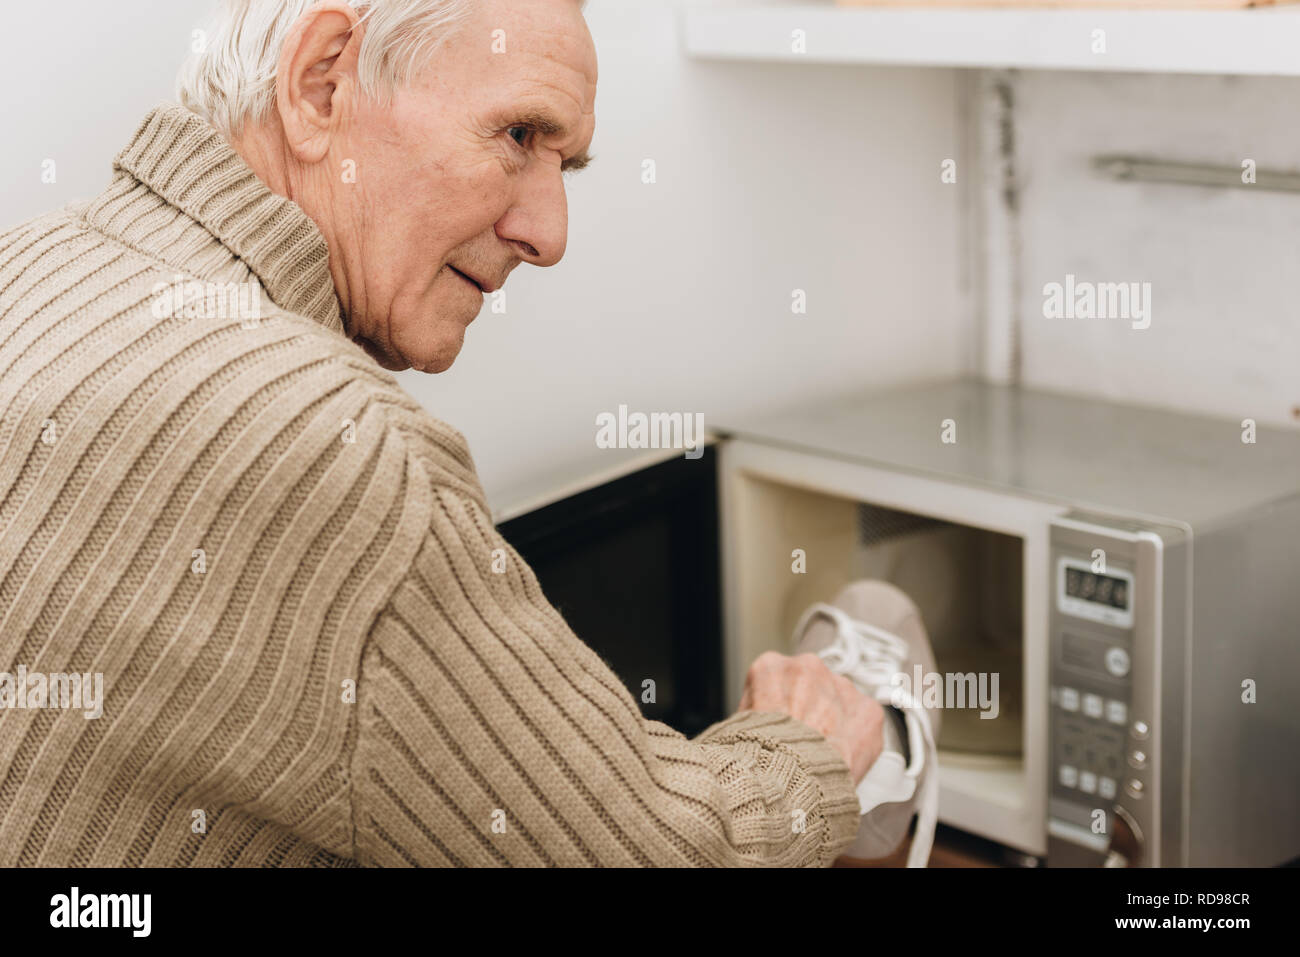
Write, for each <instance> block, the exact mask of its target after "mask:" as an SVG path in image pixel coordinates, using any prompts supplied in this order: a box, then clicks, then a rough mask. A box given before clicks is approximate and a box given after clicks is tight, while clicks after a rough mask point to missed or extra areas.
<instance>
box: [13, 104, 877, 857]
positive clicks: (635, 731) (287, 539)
mask: <svg viewBox="0 0 1300 957" xmlns="http://www.w3.org/2000/svg"><path fill="white" fill-rule="evenodd" d="M328 255H329V251H328V249H327V247H326V243H325V240H324V238H323V237H322V235H321V233H320V232H319V230H318V229H317V228H316V227H315V225H314V224H313V223H312V222H311V220H309V219H308V218H307V216H306V215H305V214H304V213H303V212H302V210H301V209H300V208H299V207H298V206H297V205H296V204H294V203H293V202H291V201H289V200H288V199H285V198H283V197H280V196H277V195H274V194H273V193H271V192H270V191H269V190H268V189H267V188H266V187H265V186H264V185H263V184H262V183H261V181H260V180H258V179H257V177H256V176H255V175H254V174H253V173H252V171H251V170H250V169H249V168H248V167H247V166H246V165H245V164H244V163H243V162H242V161H241V160H240V158H239V157H238V156H237V155H236V153H235V152H234V151H233V150H232V149H231V148H230V146H229V145H228V144H227V143H226V142H225V140H224V139H223V138H222V137H221V136H220V135H219V134H218V133H217V132H216V131H215V130H214V129H213V128H212V127H210V126H209V125H208V124H207V123H205V122H204V121H203V120H201V119H200V118H198V117H196V116H195V115H193V114H191V113H189V112H187V111H186V110H184V109H182V108H180V107H177V106H172V105H163V106H161V107H159V108H158V109H156V110H154V111H153V112H151V113H150V114H149V115H148V116H147V117H146V118H145V120H144V122H143V123H142V124H141V126H140V127H139V129H138V130H137V132H136V134H135V136H134V137H133V138H132V140H131V142H130V143H129V144H128V145H127V147H126V148H125V149H124V150H123V151H122V153H121V154H120V155H119V156H118V157H117V160H116V163H115V170H114V179H113V182H112V185H111V186H109V187H108V189H107V190H105V192H104V193H103V194H101V195H100V196H99V197H98V198H96V199H95V200H94V201H92V202H90V203H88V204H80V205H74V206H71V207H69V208H67V209H65V210H63V211H60V212H58V213H54V214H51V215H47V216H43V217H40V218H38V219H35V220H32V221H29V222H27V223H24V224H22V225H20V226H18V227H16V228H13V229H10V230H8V231H7V232H4V233H3V234H0V672H3V673H4V674H3V675H2V676H0V706H3V710H0V865H6V866H8V865H15V864H17V865H197V866H209V865H272V866H275V865H349V864H353V863H359V864H372V865H403V864H466V865H483V864H488V865H491V864H520V865H549V864H556V865H584V864H593V865H595V864H599V865H678V864H748V863H765V864H786V865H805V864H826V863H829V862H830V861H831V860H832V859H833V858H834V857H835V855H836V853H837V852H838V850H839V849H841V848H843V847H844V846H845V845H846V844H847V843H848V842H849V840H851V839H852V837H853V835H854V833H855V831H856V829H857V822H858V813H857V798H856V797H855V795H854V790H853V785H852V782H851V780H850V778H849V775H848V771H847V768H846V767H845V764H844V762H843V761H842V760H841V759H840V757H839V756H838V754H837V753H836V752H835V751H834V750H833V749H832V748H831V747H830V746H829V745H828V744H827V743H826V742H825V740H824V739H823V738H821V737H820V736H819V735H818V734H817V733H816V732H814V731H812V730H811V729H809V728H808V727H806V726H805V725H803V724H801V723H799V722H797V721H795V720H793V719H791V718H788V717H783V716H781V715H776V714H757V713H752V712H746V713H741V714H738V715H735V716H733V717H732V718H730V719H728V720H726V721H723V722H721V723H719V724H717V725H715V726H714V727H712V728H710V729H709V730H708V731H706V732H705V733H704V734H702V735H700V736H699V737H698V738H696V739H694V740H687V739H685V738H684V737H683V736H682V735H680V734H678V733H677V732H675V731H673V730H672V729H670V728H668V727H666V726H665V725H663V724H661V723H658V722H655V721H647V720H646V719H644V718H643V717H642V716H641V713H640V711H639V710H638V708H637V704H636V702H635V700H634V699H633V697H632V696H631V694H630V693H629V692H628V691H627V690H626V689H625V688H624V687H623V686H622V685H621V684H620V682H619V680H618V679H617V678H616V677H615V676H614V675H613V674H612V673H611V672H610V671H609V669H608V668H606V667H605V665H604V664H603V663H602V662H601V661H600V660H599V658H598V657H597V656H596V655H595V654H594V653H593V652H592V651H590V650H589V649H588V648H587V647H586V646H585V645H583V644H582V642H581V641H579V640H578V638H577V637H575V636H574V634H573V633H572V631H570V629H569V628H568V626H567V625H566V624H565V623H564V621H563V620H562V619H561V617H560V615H559V614H558V613H557V612H556V611H555V609H554V608H552V607H551V606H550V605H549V604H548V603H547V601H546V599H545V597H544V596H543V595H542V592H541V590H540V589H539V587H538V584H537V580H536V578H535V577H534V575H533V573H532V572H531V570H530V569H529V568H528V567H527V566H526V565H525V564H524V563H523V562H522V561H521V560H520V558H519V557H518V555H517V554H516V553H515V552H514V551H513V550H512V549H511V548H510V546H509V545H507V544H506V543H505V542H504V541H503V540H502V539H501V537H500V536H499V535H498V534H497V533H496V531H495V529H494V528H493V526H492V522H491V521H490V519H489V511H488V508H487V506H486V503H485V501H484V494H483V491H482V488H481V487H480V485H479V482H478V479H477V478H476V476H475V473H474V466H473V462H472V460H471V458H470V454H469V451H468V449H467V448H466V444H465V441H464V439H463V438H462V436H461V435H460V434H459V433H458V432H456V431H455V430H454V429H452V428H450V427H449V426H447V425H445V424H444V423H442V422H440V421H438V420H437V419H434V418H432V417H431V416H429V415H428V414H426V413H425V412H424V411H422V410H421V408H420V407H419V406H418V405H417V404H416V403H415V402H413V401H412V400H411V399H410V398H408V397H407V396H406V394H405V393H403V392H402V390H401V389H400V388H399V386H398V385H397V383H396V381H395V380H394V379H393V378H392V377H391V376H390V375H388V374H387V373H386V372H384V371H383V370H382V369H380V368H379V367H378V366H377V365H376V364H375V363H374V362H373V361H372V360H371V359H370V358H369V357H368V356H367V355H366V354H365V353H364V352H363V351H362V350H361V349H359V348H357V347H356V346H355V345H353V344H352V343H351V342H350V341H349V340H348V339H347V338H346V337H345V335H344V334H343V324H342V321H341V318H340V312H339V303H338V299H337V297H336V294H335V291H334V287H333V284H332V282H331V278H330V273H329V270H328ZM178 277H183V278H184V279H185V280H189V281H195V280H201V281H204V282H208V283H212V284H227V283H237V284H245V285H242V286H239V287H229V288H240V289H242V290H244V291H245V292H246V293H247V292H248V291H249V290H250V289H251V290H253V291H254V292H256V293H257V294H258V295H260V296H261V297H262V299H261V318H260V319H257V320H255V321H249V316H248V315H247V314H233V313H232V312H231V311H230V310H225V311H224V312H223V310H221V309H217V308H215V305H216V304H217V302H218V300H216V299H210V300H203V299H202V298H201V299H200V301H198V302H197V303H194V304H192V305H190V306H189V307H188V308H179V307H177V306H176V304H175V303H172V305H170V306H161V305H160V303H162V302H164V301H167V300H168V295H169V292H167V291H164V290H169V289H174V288H176V284H177V279H178ZM250 284H253V285H250ZM180 288H181V289H185V287H184V286H183V285H182V286H180ZM190 288H191V289H194V288H197V287H190ZM204 288H205V289H206V288H209V287H204ZM218 288H220V286H219V287H218ZM204 295H206V292H205V293H204ZM248 301H250V302H251V301H253V300H251V299H250V300H248ZM223 315H224V318H223ZM497 549H501V550H503V552H502V553H499V554H498V556H497V557H498V558H499V557H500V554H504V556H505V557H506V561H505V570H504V573H503V574H499V573H494V571H493V557H494V555H493V553H494V551H495V550H497ZM20 669H23V670H24V671H25V675H23V674H21V673H20ZM72 673H77V674H79V675H94V674H97V673H98V674H102V676H103V701H102V709H103V714H102V717H98V718H89V719H88V718H87V717H86V716H85V713H86V711H87V710H88V709H84V708H76V707H62V705H63V704H68V703H69V701H66V700H64V699H62V698H60V697H59V694H58V693H56V694H54V695H53V696H52V697H53V698H54V699H55V700H54V701H53V702H51V701H49V700H45V701H42V698H45V697H46V696H45V695H39V696H37V695H35V694H34V692H33V688H34V687H35V684H34V681H35V679H34V678H33V675H36V674H40V675H56V676H57V675H68V674H72ZM20 678H23V679H24V680H23V681H22V682H21V684H20V683H19V679H20ZM42 680H43V679H42ZM54 680H56V681H58V680H60V679H57V678H55V679H54ZM92 685H93V680H87V681H86V687H87V689H89V688H90V687H91V686H92ZM52 687H56V688H57V687H59V686H57V685H53V686H52ZM68 687H69V685H68V684H67V683H64V684H63V685H62V688H63V691H64V692H67V690H68ZM74 691H75V689H74ZM51 703H57V704H59V705H60V707H57V708H56V707H49V704H51ZM71 703H72V704H75V703H76V699H75V698H74V699H72V700H71ZM42 704H45V705H46V706H45V707H41V705H42Z"/></svg>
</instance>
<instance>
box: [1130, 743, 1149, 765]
mask: <svg viewBox="0 0 1300 957" xmlns="http://www.w3.org/2000/svg"><path fill="white" fill-rule="evenodd" d="M1128 763H1129V764H1131V765H1133V767H1135V768H1137V769H1139V770H1141V769H1142V768H1145V767H1146V766H1147V755H1146V752H1145V751H1139V750H1137V749H1136V748H1135V749H1134V750H1133V751H1132V753H1131V754H1129V756H1128Z"/></svg>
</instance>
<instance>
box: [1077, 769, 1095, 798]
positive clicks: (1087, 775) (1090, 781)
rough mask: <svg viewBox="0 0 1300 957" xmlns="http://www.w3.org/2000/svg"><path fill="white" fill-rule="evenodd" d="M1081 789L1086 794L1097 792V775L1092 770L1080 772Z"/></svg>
mask: <svg viewBox="0 0 1300 957" xmlns="http://www.w3.org/2000/svg"><path fill="white" fill-rule="evenodd" d="M1079 790H1080V791H1082V792H1083V793H1084V794H1096V793H1097V775H1095V774H1093V773H1092V772H1091V771H1080V772H1079Z"/></svg>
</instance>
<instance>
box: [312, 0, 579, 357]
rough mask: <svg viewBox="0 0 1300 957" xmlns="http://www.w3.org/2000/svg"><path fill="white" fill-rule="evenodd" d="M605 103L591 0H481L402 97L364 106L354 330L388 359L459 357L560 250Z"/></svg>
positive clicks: (339, 219) (352, 224) (357, 149)
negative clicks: (491, 302)
mask: <svg viewBox="0 0 1300 957" xmlns="http://www.w3.org/2000/svg"><path fill="white" fill-rule="evenodd" d="M595 99H596V51H595V47H594V45H593V44H592V40H591V35H590V34H589V33H588V31H587V26H586V23H585V22H584V21H583V19H582V14H581V10H580V7H579V4H578V3H577V2H576V0H481V2H480V3H478V4H477V9H476V10H475V12H474V13H473V14H472V15H471V18H470V19H469V20H467V21H466V22H465V23H464V25H463V26H461V27H458V28H457V31H456V33H455V34H454V35H453V36H451V37H450V38H449V39H448V40H447V41H446V43H445V45H444V46H443V47H442V49H441V50H440V51H439V52H438V53H437V54H436V55H435V56H434V58H433V60H432V61H431V63H430V65H429V66H428V68H426V69H425V71H424V72H423V74H422V75H421V76H420V77H418V78H417V79H416V80H415V81H414V82H413V83H412V84H411V85H410V86H408V87H407V88H405V89H402V90H399V91H398V92H397V94H396V95H395V97H394V101H393V103H392V104H391V106H379V105H377V104H369V103H362V104H361V105H360V106H359V110H358V113H357V115H356V117H355V120H354V121H353V123H352V124H351V126H350V129H348V131H347V143H346V150H345V151H346V152H347V153H348V158H354V159H355V161H356V164H355V171H356V172H355V183H354V184H353V185H352V186H351V187H350V188H344V189H338V190H336V191H335V192H336V197H337V198H336V201H335V210H334V224H333V225H334V228H333V229H332V230H331V232H332V233H333V237H332V239H333V243H332V248H331V269H332V271H334V272H335V273H336V275H338V280H341V281H338V280H336V285H337V286H338V287H339V292H340V299H341V301H342V306H343V311H344V313H345V316H346V317H347V330H348V334H349V335H350V336H352V338H354V339H355V340H357V341H358V342H359V343H360V344H361V345H363V346H364V347H365V348H366V349H367V351H368V352H370V354H371V355H373V356H374V357H375V358H376V359H377V360H378V361H379V362H380V364H381V365H383V366H385V367H386V368H389V369H393V370H398V369H404V368H407V367H408V366H409V367H413V368H416V369H419V370H421V371H424V372H441V371H442V370H444V369H446V368H448V367H449V366H450V365H451V364H452V362H453V361H454V360H455V358H456V356H457V354H458V353H459V352H460V349H461V345H462V344H463V342H464V338H465V328H466V327H467V326H468V325H469V324H470V323H471V322H473V321H474V318H475V317H476V316H477V315H478V313H479V311H480V310H481V309H482V307H483V305H484V296H485V294H488V293H491V292H493V291H495V290H497V289H499V288H501V287H502V286H503V285H504V284H505V281H506V277H507V276H508V275H509V274H510V272H511V270H513V269H514V268H515V266H517V265H519V264H520V263H521V262H527V263H532V264H533V265H536V266H551V265H554V264H555V263H557V262H559V261H560V259H561V258H562V257H563V255H564V249H565V244H566V242H567V233H568V207H567V203H566V200H565V193H564V185H565V184H564V174H565V173H566V172H569V171H571V170H574V169H579V168H581V166H582V165H583V164H584V162H585V157H586V151H587V149H588V147H589V146H590V144H591V138H592V133H593V131H594V129H595Z"/></svg>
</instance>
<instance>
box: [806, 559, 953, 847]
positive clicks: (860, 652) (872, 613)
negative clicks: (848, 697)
mask: <svg viewBox="0 0 1300 957" xmlns="http://www.w3.org/2000/svg"><path fill="white" fill-rule="evenodd" d="M794 645H795V647H796V648H797V649H798V652H797V653H799V654H806V653H813V654H817V655H819V656H820V657H821V658H822V660H823V661H825V662H826V665H827V667H829V668H830V669H831V671H833V672H835V673H836V674H840V675H844V677H846V678H848V679H849V680H850V681H852V682H853V683H854V684H855V685H856V686H857V687H858V688H859V689H860V690H861V691H862V692H863V693H864V694H867V695H870V696H871V697H873V698H875V699H876V700H877V701H879V702H880V703H881V704H882V705H884V706H885V723H884V737H885V747H884V750H883V751H881V753H880V757H878V758H877V759H876V761H875V763H874V764H872V765H871V768H870V769H869V770H868V771H867V774H866V777H864V778H863V779H862V782H861V783H860V784H859V785H858V804H859V807H860V809H861V812H862V819H861V823H860V824H859V826H858V836H857V838H855V839H854V842H853V844H852V845H851V846H850V847H848V848H846V849H845V850H844V853H845V854H846V855H848V856H850V857H858V858H866V859H873V858H880V857H887V856H888V855H890V854H892V853H893V852H894V851H895V850H897V848H898V845H899V844H900V843H902V841H903V838H904V837H905V836H906V835H907V828H908V825H910V824H911V822H912V816H913V815H914V814H918V813H919V815H920V816H919V818H918V820H917V824H916V835H915V836H914V837H913V838H912V847H911V850H910V851H909V852H908V855H907V866H908V867H924V866H925V865H926V863H927V862H928V861H929V859H930V848H931V847H932V846H933V844H934V828H935V823H936V822H937V820H938V816H939V774H938V758H937V756H936V752H935V739H936V738H937V737H938V735H939V720H940V719H939V713H938V709H937V708H931V709H928V710H927V709H926V708H924V707H922V705H921V702H920V700H919V697H914V696H913V695H912V694H910V693H908V691H907V690H905V689H904V688H903V687H899V686H898V685H897V684H896V683H894V681H893V678H894V675H896V674H899V673H902V674H904V675H906V676H907V679H908V680H907V685H908V686H909V687H910V684H911V681H912V678H913V672H914V666H915V665H917V664H919V665H920V666H921V669H922V673H923V674H929V673H930V672H932V671H934V652H933V651H932V650H931V648H930V639H929V636H928V635H927V634H926V632H925V625H924V624H923V623H922V622H921V613H920V611H919V610H918V609H917V607H916V605H915V604H914V603H913V602H912V600H911V599H910V598H908V597H907V595H906V594H905V593H904V592H903V591H901V590H900V589H898V588H896V587H894V586H893V585H890V584H889V583H887V582H881V581H859V582H853V583H851V584H849V585H846V586H845V587H844V588H843V589H842V590H841V591H840V593H839V595H837V596H836V598H835V602H834V604H831V605H827V604H822V603H818V604H815V605H813V606H812V607H810V608H809V609H808V610H807V611H805V612H804V613H803V615H802V616H801V617H800V619H799V623H798V624H797V625H795V629H794ZM916 690H917V691H918V694H919V689H916Z"/></svg>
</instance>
